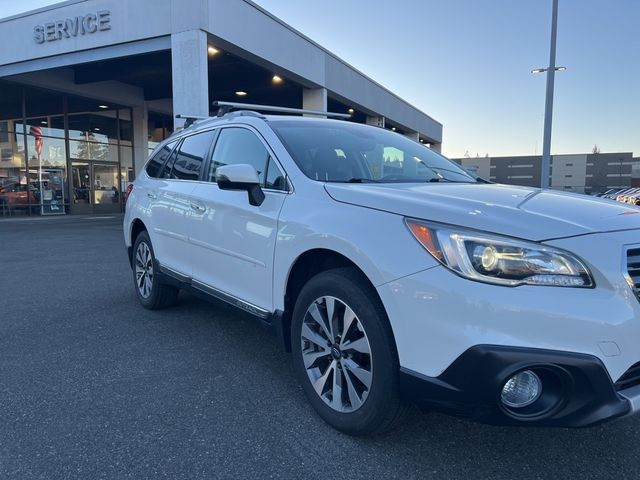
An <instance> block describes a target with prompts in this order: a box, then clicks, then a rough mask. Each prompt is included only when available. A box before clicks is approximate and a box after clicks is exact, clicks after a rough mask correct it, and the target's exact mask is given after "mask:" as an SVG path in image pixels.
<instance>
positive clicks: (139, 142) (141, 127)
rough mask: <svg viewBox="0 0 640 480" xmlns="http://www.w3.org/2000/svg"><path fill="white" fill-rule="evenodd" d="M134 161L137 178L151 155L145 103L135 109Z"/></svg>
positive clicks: (133, 116)
mask: <svg viewBox="0 0 640 480" xmlns="http://www.w3.org/2000/svg"><path fill="white" fill-rule="evenodd" d="M131 122H132V125H133V161H134V168H135V171H136V178H137V176H138V173H139V172H140V170H141V169H142V166H143V165H144V164H145V162H146V161H147V156H148V155H149V111H148V110H147V103H146V102H145V103H144V105H143V106H141V107H133V115H132V117H131Z"/></svg>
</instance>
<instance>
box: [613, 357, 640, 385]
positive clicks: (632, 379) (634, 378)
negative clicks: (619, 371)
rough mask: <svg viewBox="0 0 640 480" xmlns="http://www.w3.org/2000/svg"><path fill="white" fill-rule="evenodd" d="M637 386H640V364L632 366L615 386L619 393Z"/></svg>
mask: <svg viewBox="0 0 640 480" xmlns="http://www.w3.org/2000/svg"><path fill="white" fill-rule="evenodd" d="M636 385H640V362H638V363H636V364H634V365H632V366H631V368H629V370H627V371H626V372H624V375H622V376H621V377H620V379H619V380H618V381H617V382H616V383H615V384H614V386H615V387H616V390H617V391H620V390H624V389H625V388H631V387H635V386H636Z"/></svg>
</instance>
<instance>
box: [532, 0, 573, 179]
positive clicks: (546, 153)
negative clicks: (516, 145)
mask: <svg viewBox="0 0 640 480" xmlns="http://www.w3.org/2000/svg"><path fill="white" fill-rule="evenodd" d="M557 34H558V0H553V8H552V17H551V48H550V52H549V67H548V68H534V69H533V70H531V73H543V72H547V94H546V100H545V106H544V138H543V143H542V175H541V180H540V186H541V187H542V188H549V176H550V173H551V121H552V119H553V86H554V82H555V73H556V71H560V72H562V71H564V70H566V67H556V37H557V36H558V35H557Z"/></svg>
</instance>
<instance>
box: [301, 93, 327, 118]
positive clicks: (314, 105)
mask: <svg viewBox="0 0 640 480" xmlns="http://www.w3.org/2000/svg"><path fill="white" fill-rule="evenodd" d="M302 108H303V109H305V110H319V111H321V112H326V111H327V89H326V88H304V89H303V90H302ZM311 116H314V115H311Z"/></svg>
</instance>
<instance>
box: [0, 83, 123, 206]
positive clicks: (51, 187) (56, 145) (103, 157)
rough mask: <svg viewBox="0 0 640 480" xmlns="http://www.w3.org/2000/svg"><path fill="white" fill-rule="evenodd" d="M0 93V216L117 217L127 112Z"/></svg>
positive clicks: (51, 95)
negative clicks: (83, 214)
mask: <svg viewBox="0 0 640 480" xmlns="http://www.w3.org/2000/svg"><path fill="white" fill-rule="evenodd" d="M0 88H1V90H0V215H2V216H13V215H61V214H65V213H112V212H121V211H122V208H123V198H122V193H123V192H124V191H125V190H126V187H127V185H128V184H129V183H130V182H132V181H133V180H134V179H135V162H134V155H133V123H132V112H131V109H130V108H123V107H118V106H110V105H105V104H103V103H102V102H100V101H97V100H91V99H86V98H80V97H76V96H71V95H63V94H59V93H57V92H51V91H47V90H42V89H36V88H32V87H25V86H20V85H14V84H11V83H5V82H0Z"/></svg>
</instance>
